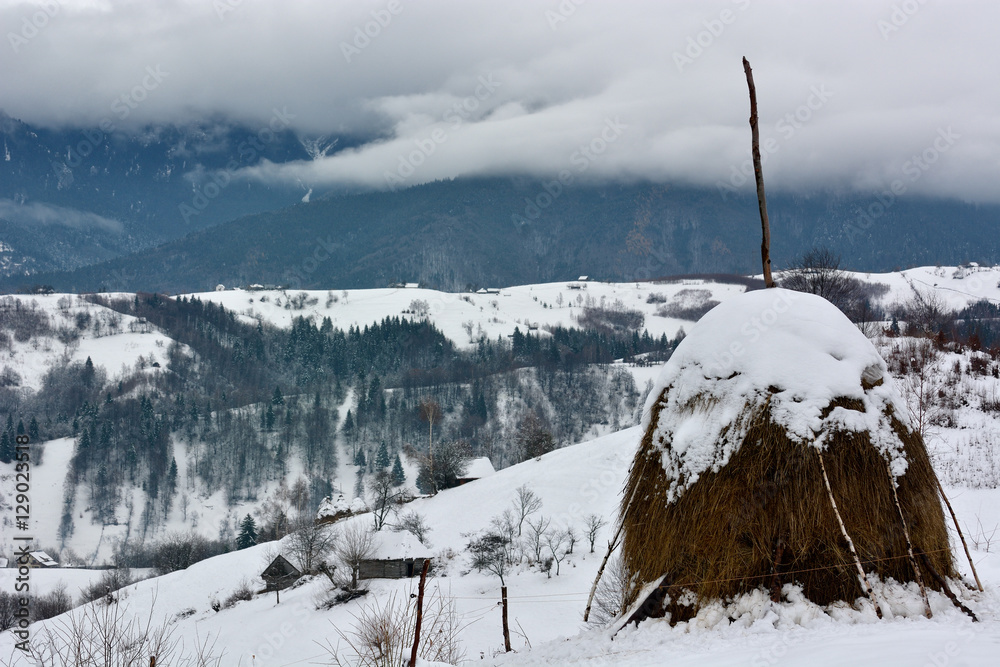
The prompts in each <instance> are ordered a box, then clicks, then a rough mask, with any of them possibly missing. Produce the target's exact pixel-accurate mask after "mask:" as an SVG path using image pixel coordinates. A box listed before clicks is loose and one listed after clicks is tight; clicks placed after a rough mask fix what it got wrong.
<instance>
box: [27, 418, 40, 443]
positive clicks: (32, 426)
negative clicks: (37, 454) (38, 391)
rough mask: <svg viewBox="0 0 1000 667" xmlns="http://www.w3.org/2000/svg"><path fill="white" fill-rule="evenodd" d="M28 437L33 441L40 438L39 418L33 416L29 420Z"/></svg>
mask: <svg viewBox="0 0 1000 667" xmlns="http://www.w3.org/2000/svg"><path fill="white" fill-rule="evenodd" d="M28 437H29V438H31V441H32V442H35V441H37V440H38V420H37V419H35V418H34V416H32V418H31V421H30V422H28Z"/></svg>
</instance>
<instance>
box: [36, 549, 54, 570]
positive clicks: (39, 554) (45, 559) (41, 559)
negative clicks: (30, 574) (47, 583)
mask: <svg viewBox="0 0 1000 667" xmlns="http://www.w3.org/2000/svg"><path fill="white" fill-rule="evenodd" d="M28 567H30V568H43V567H59V563H57V562H56V560H55V559H54V558H52V556H50V555H48V554H47V553H45V552H44V551H32V552H31V553H29V554H28Z"/></svg>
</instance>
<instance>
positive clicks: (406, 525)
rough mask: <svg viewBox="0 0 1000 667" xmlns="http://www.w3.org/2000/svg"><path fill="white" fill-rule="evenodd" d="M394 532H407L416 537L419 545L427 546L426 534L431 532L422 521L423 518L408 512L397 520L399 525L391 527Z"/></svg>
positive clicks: (413, 512) (415, 513)
mask: <svg viewBox="0 0 1000 667" xmlns="http://www.w3.org/2000/svg"><path fill="white" fill-rule="evenodd" d="M393 528H395V529H396V530H407V531H409V532H411V533H413V534H414V535H416V536H417V539H418V540H420V543H421V544H423V545H424V546H427V533H429V532H431V528H430V526H428V525H427V522H426V521H424V517H423V516H422V515H421V514H419V513H417V512H415V511H410V512H407V513H406V514H404V515H403V516H401V517H400V518H399V523H397V524H396V525H395V526H393Z"/></svg>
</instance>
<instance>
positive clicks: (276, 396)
mask: <svg viewBox="0 0 1000 667" xmlns="http://www.w3.org/2000/svg"><path fill="white" fill-rule="evenodd" d="M284 404H285V397H284V396H282V395H281V388H280V387H275V388H274V393H273V394H272V395H271V405H284Z"/></svg>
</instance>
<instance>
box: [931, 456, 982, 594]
mask: <svg viewBox="0 0 1000 667" xmlns="http://www.w3.org/2000/svg"><path fill="white" fill-rule="evenodd" d="M934 479H935V480H936V481H937V485H938V491H940V492H941V499H942V500H944V504H945V505H947V506H948V511H949V512H950V513H951V520H952V521H954V522H955V530H957V531H958V537H959V539H961V540H962V547H963V548H964V549H965V557H966V558H968V559H969V567H971V568H972V576H973V577H975V578H976V587H977V588H979V592H980V593H982V592H983V582H981V581H979V573H978V572H976V564H975V563H973V562H972V554H970V553H969V545H968V544H966V543H965V535H963V534H962V529H961V528H959V526H958V517H957V516H955V510H954V509H952V507H951V503H950V502H948V496H946V495H944V487H943V486H941V480H940V479H937V475H936V474H935V475H934Z"/></svg>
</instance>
